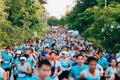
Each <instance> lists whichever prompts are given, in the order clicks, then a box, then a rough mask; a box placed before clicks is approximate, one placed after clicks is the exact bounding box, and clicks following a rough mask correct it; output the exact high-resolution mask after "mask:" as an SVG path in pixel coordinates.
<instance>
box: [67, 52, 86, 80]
mask: <svg viewBox="0 0 120 80" xmlns="http://www.w3.org/2000/svg"><path fill="white" fill-rule="evenodd" d="M76 59H77V63H78V65H75V66H73V67H72V68H71V70H70V74H69V80H78V79H79V75H80V73H81V72H82V71H83V70H85V69H88V66H87V65H85V64H84V56H82V55H80V54H79V55H77V56H76Z"/></svg>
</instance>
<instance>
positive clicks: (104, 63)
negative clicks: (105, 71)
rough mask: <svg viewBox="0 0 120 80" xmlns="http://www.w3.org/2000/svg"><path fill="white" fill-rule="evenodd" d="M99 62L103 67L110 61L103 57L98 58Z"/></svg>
mask: <svg viewBox="0 0 120 80" xmlns="http://www.w3.org/2000/svg"><path fill="white" fill-rule="evenodd" d="M98 64H100V65H101V66H102V67H103V68H105V67H107V66H108V61H107V59H106V58H104V57H102V58H101V59H100V60H98Z"/></svg>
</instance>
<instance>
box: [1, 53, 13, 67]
mask: <svg viewBox="0 0 120 80" xmlns="http://www.w3.org/2000/svg"><path fill="white" fill-rule="evenodd" d="M2 59H3V60H4V61H3V63H2V68H3V69H5V68H11V65H10V63H11V62H12V61H13V57H12V55H11V54H7V53H6V52H4V53H2Z"/></svg>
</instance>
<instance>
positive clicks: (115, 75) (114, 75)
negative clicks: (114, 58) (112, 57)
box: [110, 62, 120, 80]
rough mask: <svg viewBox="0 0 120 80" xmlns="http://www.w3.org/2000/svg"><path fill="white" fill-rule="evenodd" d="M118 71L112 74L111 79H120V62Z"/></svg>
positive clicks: (117, 66) (117, 65)
mask: <svg viewBox="0 0 120 80" xmlns="http://www.w3.org/2000/svg"><path fill="white" fill-rule="evenodd" d="M116 68H117V73H115V74H112V75H111V76H110V80H120V62H118V63H117V64H116Z"/></svg>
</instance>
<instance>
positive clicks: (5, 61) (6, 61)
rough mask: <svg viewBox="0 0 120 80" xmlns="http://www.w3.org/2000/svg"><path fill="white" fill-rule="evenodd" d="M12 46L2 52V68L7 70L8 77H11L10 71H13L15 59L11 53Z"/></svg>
mask: <svg viewBox="0 0 120 80" xmlns="http://www.w3.org/2000/svg"><path fill="white" fill-rule="evenodd" d="M10 52H11V51H10V48H9V47H7V48H6V49H5V51H4V52H3V53H2V54H1V55H2V68H3V69H4V70H5V71H6V73H7V79H9V77H10V72H11V62H12V61H13V57H12V55H11V54H10Z"/></svg>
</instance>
